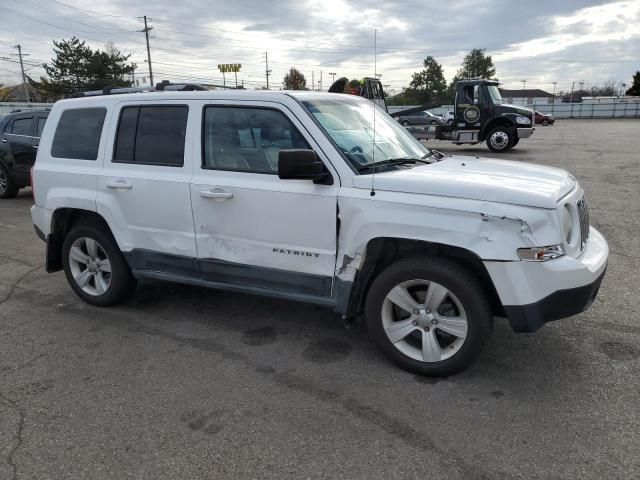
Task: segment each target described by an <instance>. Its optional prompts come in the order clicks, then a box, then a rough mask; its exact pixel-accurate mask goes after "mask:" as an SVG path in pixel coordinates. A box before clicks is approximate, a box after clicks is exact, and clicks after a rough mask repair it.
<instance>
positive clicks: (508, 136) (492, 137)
mask: <svg viewBox="0 0 640 480" xmlns="http://www.w3.org/2000/svg"><path fill="white" fill-rule="evenodd" d="M515 138H517V137H516V134H515V132H513V129H512V128H509V127H504V126H500V127H496V128H494V129H493V130H491V131H490V132H489V135H487V147H489V150H491V151H492V152H495V153H502V152H506V151H507V150H509V148H511V143H512V142H513V140H514V139H515Z"/></svg>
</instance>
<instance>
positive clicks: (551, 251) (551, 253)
mask: <svg viewBox="0 0 640 480" xmlns="http://www.w3.org/2000/svg"><path fill="white" fill-rule="evenodd" d="M563 255H564V248H562V245H551V246H549V247H532V248H519V249H518V257H520V260H524V261H525V262H546V261H547V260H553V259H554V258H558V257H561V256H563Z"/></svg>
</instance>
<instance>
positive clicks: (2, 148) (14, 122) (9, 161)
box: [0, 109, 49, 198]
mask: <svg viewBox="0 0 640 480" xmlns="http://www.w3.org/2000/svg"><path fill="white" fill-rule="evenodd" d="M48 115H49V110H45V109H28V110H15V111H13V112H11V113H10V114H9V115H6V116H4V117H1V118H0V198H12V197H15V196H16V195H17V194H18V190H20V189H21V188H24V187H26V186H29V185H30V184H31V180H30V178H29V171H30V170H31V167H32V166H33V164H34V162H35V161H36V153H37V151H38V143H40V134H41V133H42V129H43V128H44V124H45V122H46V121H47V116H48Z"/></svg>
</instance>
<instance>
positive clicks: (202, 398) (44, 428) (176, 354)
mask: <svg viewBox="0 0 640 480" xmlns="http://www.w3.org/2000/svg"><path fill="white" fill-rule="evenodd" d="M430 144H431V145H433V146H434V147H435V148H437V149H439V150H442V151H444V152H446V153H454V152H459V153H465V154H469V155H482V156H489V152H488V150H487V148H486V146H485V145H484V144H482V145H476V146H460V147H457V146H453V145H451V144H448V143H445V142H430ZM639 152H640V121H638V120H628V121H625V120H617V121H607V120H593V121H586V120H581V121H577V120H576V121H558V123H557V125H555V126H552V127H539V128H538V129H537V131H536V132H535V134H534V136H533V137H532V138H530V139H524V140H521V141H520V144H519V145H518V146H517V147H516V148H515V149H514V150H513V151H511V152H509V153H507V154H504V155H502V156H500V158H506V159H512V160H517V161H521V160H522V161H532V162H536V163H540V164H545V165H554V166H559V167H563V168H566V169H568V170H570V171H571V172H572V173H573V174H575V175H576V177H577V178H578V179H579V181H580V182H581V184H582V185H583V187H584V188H585V190H586V195H587V199H588V202H589V206H590V211H591V220H592V224H593V225H595V226H596V227H597V228H598V229H600V230H601V231H602V232H603V234H604V235H605V236H606V238H607V240H608V242H609V246H610V248H611V256H610V261H609V268H608V272H607V276H606V277H605V279H604V282H603V284H602V288H601V290H600V293H599V295H598V298H597V300H596V301H595V303H594V305H593V306H592V308H591V309H590V310H588V311H587V312H585V313H583V314H581V315H578V316H575V317H572V318H569V319H565V320H560V321H558V322H554V323H551V324H548V325H547V326H545V327H544V328H543V329H541V330H540V331H539V332H537V333H535V334H531V335H523V334H515V333H513V332H512V331H511V330H510V328H509V326H508V325H507V323H506V322H504V321H501V320H498V321H496V323H495V325H494V329H493V332H492V335H491V337H490V340H489V342H488V344H487V345H486V348H485V350H484V352H483V354H482V355H481V356H480V358H479V359H478V361H477V362H476V363H475V365H474V366H473V367H471V368H470V369H468V370H466V371H465V372H463V373H461V374H459V375H456V376H454V377H449V378H446V379H440V380H434V379H429V378H423V377H417V376H414V375H411V374H408V373H406V372H404V371H402V370H399V369H398V368H396V367H395V366H393V365H392V364H390V363H389V362H388V361H387V360H386V359H385V358H384V357H383V356H382V354H380V353H379V352H378V350H377V349H376V348H375V346H374V345H373V344H372V343H371V342H370V341H369V340H368V339H367V337H366V332H365V331H364V329H363V328H362V327H358V326H355V327H353V328H351V329H346V328H344V326H343V325H342V324H341V323H340V322H339V321H338V320H337V319H336V317H335V316H334V314H333V313H332V312H331V311H329V310H325V309H322V308H318V307H314V306H309V305H304V304H298V303H292V302H286V301H281V300H273V299H268V298H261V297H255V296H250V295H245V294H235V293H234V294H232V293H227V292H220V291H215V290H207V289H203V288H195V287H188V286H182V285H174V284H167V283H160V282H148V281H147V282H144V283H141V284H140V286H139V288H138V290H137V291H136V293H135V295H134V296H133V298H132V299H131V300H130V301H129V302H128V303H126V304H125V305H122V306H118V307H112V308H106V309H100V308H94V307H90V306H88V305H86V304H84V303H83V302H82V301H81V300H79V299H78V298H77V297H76V296H75V295H74V294H73V292H72V291H71V289H70V287H69V286H68V285H67V282H66V280H65V278H64V274H62V273H56V274H47V273H46V272H45V271H44V269H43V263H44V252H45V245H44V243H42V242H41V241H40V240H39V239H38V238H37V237H36V235H35V233H34V230H33V226H32V224H31V219H30V216H29V208H30V206H31V203H32V200H31V192H30V190H29V189H26V190H23V191H21V193H20V195H19V197H18V198H16V199H13V200H0V479H3V480H4V479H14V478H15V479H65V480H72V479H102V478H104V479H120V478H132V479H134V478H135V479H142V478H153V479H165V478H180V479H200V478H212V479H235V478H242V479H244V478H247V479H249V478H255V479H267V478H273V479H285V478H291V479H307V478H308V479H319V478H327V479H360V478H362V479H378V478H379V479H403V480H404V479H410V478H420V479H425V478H426V479H435V478H439V479H473V480H475V479H512V478H513V479H515V478H522V479H545V480H546V479H573V478H579V479H604V478H606V479H631V478H640V379H639V378H638V373H639V370H640V369H639V367H640V345H639V344H640V323H639V313H640V306H639V303H638V300H639V298H640V287H639V285H640V269H639V267H640V153H639ZM494 156H495V155H494Z"/></svg>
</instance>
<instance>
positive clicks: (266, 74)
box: [264, 52, 271, 90]
mask: <svg viewBox="0 0 640 480" xmlns="http://www.w3.org/2000/svg"><path fill="white" fill-rule="evenodd" d="M264 62H265V64H266V67H265V70H264V73H265V76H266V77H267V90H269V75H271V70H269V52H264Z"/></svg>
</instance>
